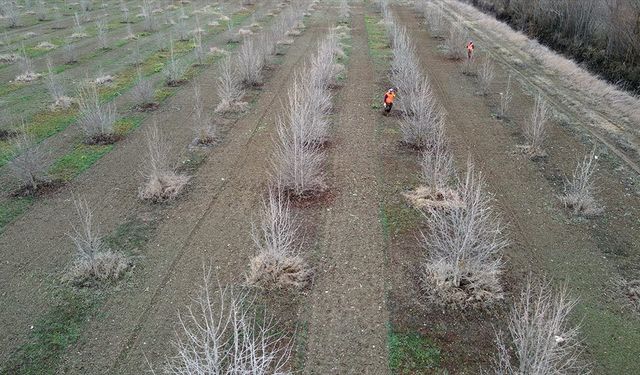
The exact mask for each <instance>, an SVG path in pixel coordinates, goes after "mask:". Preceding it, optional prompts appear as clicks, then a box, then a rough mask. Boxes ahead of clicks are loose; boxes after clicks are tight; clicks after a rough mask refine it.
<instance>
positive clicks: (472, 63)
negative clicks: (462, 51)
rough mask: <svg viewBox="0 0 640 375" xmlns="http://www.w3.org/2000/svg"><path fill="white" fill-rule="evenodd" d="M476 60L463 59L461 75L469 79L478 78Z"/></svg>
mask: <svg viewBox="0 0 640 375" xmlns="http://www.w3.org/2000/svg"><path fill="white" fill-rule="evenodd" d="M477 65H478V64H477V60H476V59H475V58H471V59H465V60H464V61H463V62H462V66H461V68H460V70H461V71H462V74H464V75H465V76H469V77H477V76H478V66H477Z"/></svg>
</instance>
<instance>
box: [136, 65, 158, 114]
mask: <svg viewBox="0 0 640 375" xmlns="http://www.w3.org/2000/svg"><path fill="white" fill-rule="evenodd" d="M131 98H132V99H133V103H134V105H135V106H136V108H137V109H138V110H139V111H148V110H152V109H154V108H155V107H156V106H157V104H158V103H156V100H155V90H154V89H153V82H151V80H150V79H148V78H145V77H143V76H142V73H140V72H138V79H137V81H136V83H135V84H134V85H133V87H132V88H131Z"/></svg>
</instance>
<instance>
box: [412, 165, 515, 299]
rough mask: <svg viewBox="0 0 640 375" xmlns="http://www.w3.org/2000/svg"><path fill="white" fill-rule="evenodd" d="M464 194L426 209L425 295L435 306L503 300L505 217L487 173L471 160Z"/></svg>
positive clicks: (460, 193)
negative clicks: (494, 202)
mask: <svg viewBox="0 0 640 375" xmlns="http://www.w3.org/2000/svg"><path fill="white" fill-rule="evenodd" d="M458 194H459V196H460V200H461V202H462V204H461V205H460V206H457V207H456V206H450V207H447V208H448V209H447V210H441V209H435V208H431V209H429V211H428V213H425V214H424V215H425V219H426V224H427V225H426V227H427V228H428V230H427V231H426V232H424V233H423V234H422V246H423V248H424V250H425V255H424V259H423V261H422V287H421V290H422V295H423V297H424V299H425V300H426V301H427V302H429V303H431V304H435V305H440V306H449V307H456V308H462V309H464V308H468V307H482V306H487V305H491V304H492V303H494V302H495V301H497V300H500V299H502V298H503V291H502V285H501V283H500V274H501V272H502V251H503V249H504V248H505V247H506V246H507V243H508V242H507V240H506V238H505V235H504V230H503V226H502V223H501V220H500V218H499V217H498V216H497V214H496V213H495V212H494V210H493V208H492V207H491V204H492V200H493V197H492V196H491V195H490V194H488V193H487V192H486V191H485V188H484V182H483V179H482V177H481V176H479V175H478V174H476V173H475V171H474V166H473V164H472V163H471V162H469V164H468V169H467V174H466V179H465V180H464V181H463V182H462V183H460V185H459V187H458Z"/></svg>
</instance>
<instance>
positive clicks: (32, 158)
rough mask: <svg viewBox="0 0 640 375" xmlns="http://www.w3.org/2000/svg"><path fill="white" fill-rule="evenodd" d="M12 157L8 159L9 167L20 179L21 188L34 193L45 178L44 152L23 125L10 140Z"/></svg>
mask: <svg viewBox="0 0 640 375" xmlns="http://www.w3.org/2000/svg"><path fill="white" fill-rule="evenodd" d="M11 146H12V147H11V148H12V149H13V155H14V157H13V159H11V160H10V161H9V163H8V164H9V169H10V170H11V172H12V173H13V175H14V176H15V177H16V178H17V179H18V180H19V181H20V183H21V185H22V187H23V189H25V191H26V192H27V193H29V194H35V193H36V192H37V191H38V187H39V186H40V185H41V184H42V183H44V182H46V180H47V173H46V171H47V163H46V154H45V153H44V152H42V149H41V146H40V145H39V144H38V143H37V142H36V140H35V139H34V138H33V136H31V135H30V134H29V132H28V130H27V128H26V127H25V126H24V123H23V124H22V127H21V132H20V133H19V134H18V135H17V136H16V137H15V138H13V139H12V140H11Z"/></svg>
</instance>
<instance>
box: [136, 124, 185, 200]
mask: <svg viewBox="0 0 640 375" xmlns="http://www.w3.org/2000/svg"><path fill="white" fill-rule="evenodd" d="M146 139H147V149H148V151H147V155H146V159H145V160H144V172H143V173H144V176H145V183H144V185H143V186H142V187H140V188H139V190H138V197H139V198H140V199H142V200H149V201H152V202H164V201H168V200H172V199H175V198H176V197H177V196H178V195H179V194H180V193H181V192H182V190H183V189H184V188H185V186H186V185H187V183H188V182H189V176H186V175H183V174H179V173H177V172H176V170H175V168H174V167H173V166H172V165H171V164H170V162H169V154H170V150H171V149H170V144H169V142H168V141H167V140H166V139H165V138H164V136H163V135H162V133H161V131H160V129H158V126H157V124H155V123H154V124H153V125H152V126H151V127H150V128H149V129H148V130H147V131H146Z"/></svg>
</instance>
